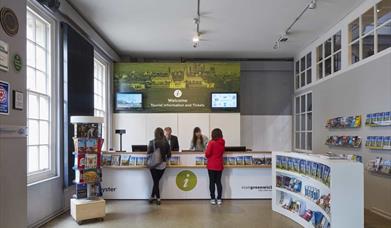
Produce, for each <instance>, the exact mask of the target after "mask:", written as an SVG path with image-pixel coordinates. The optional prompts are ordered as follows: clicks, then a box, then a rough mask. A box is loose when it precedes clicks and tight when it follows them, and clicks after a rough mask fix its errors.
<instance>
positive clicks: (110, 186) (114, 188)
mask: <svg viewBox="0 0 391 228" xmlns="http://www.w3.org/2000/svg"><path fill="white" fill-rule="evenodd" d="M103 154H104V155H106V156H108V155H109V154H111V155H130V156H131V157H136V158H138V157H146V153H142V152H136V153H135V152H131V153H118V152H109V153H107V152H106V153H103ZM203 156H204V154H203V153H202V152H173V153H172V157H179V160H180V162H179V164H177V165H170V166H168V167H167V169H166V171H165V173H164V175H163V177H162V179H161V183H160V194H161V198H162V199H208V198H209V178H208V171H207V169H206V167H205V166H204V165H196V158H198V159H200V158H201V157H203ZM224 156H225V157H228V159H227V161H229V160H230V161H231V164H230V165H229V164H226V165H225V166H224V171H223V176H222V184H223V198H225V199H271V197H272V192H271V190H272V189H271V186H272V179H271V164H265V163H267V161H266V160H269V161H270V159H271V152H265V151H253V152H252V151H251V152H249V151H246V152H226V153H225V154H224ZM244 156H247V162H246V164H244V163H243V164H242V162H241V158H243V157H244ZM250 157H251V158H253V159H251V162H249V161H250V160H249V158H250ZM233 158H235V161H236V160H238V162H239V164H232V161H233V160H234V159H233ZM255 163H257V164H255ZM102 189H103V197H104V198H105V199H148V198H149V196H150V194H151V189H152V178H151V174H150V172H149V169H148V168H146V167H145V166H144V165H139V166H137V165H127V166H121V165H120V166H118V165H116V166H103V181H102Z"/></svg>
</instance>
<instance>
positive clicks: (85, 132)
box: [71, 116, 106, 224]
mask: <svg viewBox="0 0 391 228" xmlns="http://www.w3.org/2000/svg"><path fill="white" fill-rule="evenodd" d="M71 123H72V124H74V128H75V134H74V137H73V141H74V147H75V151H74V153H73V154H74V156H75V165H74V170H75V180H74V182H75V184H76V194H75V196H74V198H73V199H71V215H72V217H73V218H74V219H75V220H76V222H77V223H79V224H80V223H82V222H83V221H85V220H89V219H100V220H103V217H104V216H105V205H106V203H105V200H104V199H102V198H101V196H102V188H101V184H100V182H101V179H102V169H101V156H102V144H103V138H102V123H103V118H101V117H92V116H72V117H71Z"/></svg>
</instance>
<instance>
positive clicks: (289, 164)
mask: <svg viewBox="0 0 391 228" xmlns="http://www.w3.org/2000/svg"><path fill="white" fill-rule="evenodd" d="M276 168H277V169H281V170H287V171H291V172H295V173H299V174H304V175H307V176H310V177H312V178H314V179H317V180H319V181H321V182H322V183H324V184H325V185H327V186H330V172H331V170H330V167H329V166H327V165H324V164H321V163H317V162H313V161H307V160H304V159H299V158H292V157H287V156H277V158H276Z"/></svg>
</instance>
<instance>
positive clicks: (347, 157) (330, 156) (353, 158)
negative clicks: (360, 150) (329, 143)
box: [319, 152, 362, 163]
mask: <svg viewBox="0 0 391 228" xmlns="http://www.w3.org/2000/svg"><path fill="white" fill-rule="evenodd" d="M319 156H320V157H322V158H326V159H331V160H340V159H345V160H351V161H356V162H361V163H362V156H361V155H356V154H335V153H332V152H328V153H326V154H321V155H319Z"/></svg>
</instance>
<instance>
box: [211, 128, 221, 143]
mask: <svg viewBox="0 0 391 228" xmlns="http://www.w3.org/2000/svg"><path fill="white" fill-rule="evenodd" d="M221 138H223V132H222V131H221V129H220V128H215V129H213V131H212V140H217V139H221Z"/></svg>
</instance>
